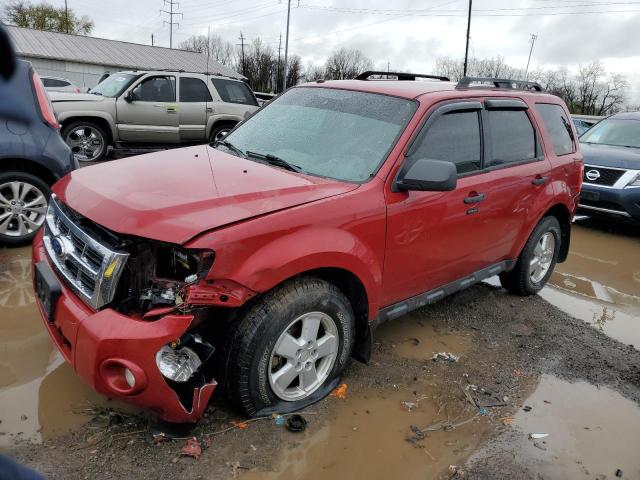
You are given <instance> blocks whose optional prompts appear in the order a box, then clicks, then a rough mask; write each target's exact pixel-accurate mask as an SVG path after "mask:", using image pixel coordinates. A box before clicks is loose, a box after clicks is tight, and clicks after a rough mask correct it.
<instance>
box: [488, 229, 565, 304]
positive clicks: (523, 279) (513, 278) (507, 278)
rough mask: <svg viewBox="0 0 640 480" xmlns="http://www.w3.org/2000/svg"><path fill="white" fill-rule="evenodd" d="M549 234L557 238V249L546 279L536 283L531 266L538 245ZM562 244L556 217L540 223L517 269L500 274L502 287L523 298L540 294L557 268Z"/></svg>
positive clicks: (545, 276) (528, 242) (521, 256)
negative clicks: (532, 276)
mask: <svg viewBox="0 0 640 480" xmlns="http://www.w3.org/2000/svg"><path fill="white" fill-rule="evenodd" d="M547 232H549V233H551V234H553V236H554V238H555V249H554V252H553V257H552V259H551V265H550V266H549V269H548V271H547V272H546V274H545V275H544V277H542V279H540V280H539V281H537V282H534V281H533V279H532V278H531V272H530V267H529V265H530V263H531V260H532V259H533V256H534V253H533V251H534V249H535V248H536V245H537V244H538V242H539V241H540V239H541V238H542V236H543V235H544V234H545V233H547ZM561 242H562V234H561V230H560V223H559V222H558V219H557V218H556V217H545V218H543V219H542V220H540V223H538V225H537V226H536V228H535V229H534V230H533V233H531V236H529V239H528V240H527V243H526V244H525V246H524V248H523V249H522V252H521V253H520V257H519V258H518V262H517V263H516V266H515V268H514V269H513V270H511V271H509V272H503V273H501V274H500V283H501V284H502V286H503V287H504V288H505V289H507V290H508V291H509V292H510V293H513V294H516V295H521V296H527V295H534V294H536V293H538V292H539V291H540V290H542V288H543V287H544V286H545V284H546V283H547V281H548V280H549V277H550V276H551V274H552V273H553V269H554V268H555V266H556V262H557V260H558V254H559V253H560V247H561Z"/></svg>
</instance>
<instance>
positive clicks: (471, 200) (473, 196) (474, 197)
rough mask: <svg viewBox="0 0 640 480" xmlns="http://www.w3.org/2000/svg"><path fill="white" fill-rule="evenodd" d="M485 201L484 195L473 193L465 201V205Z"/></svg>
mask: <svg viewBox="0 0 640 480" xmlns="http://www.w3.org/2000/svg"><path fill="white" fill-rule="evenodd" d="M483 200H484V193H476V192H471V193H470V194H469V196H468V197H466V198H465V199H464V203H466V204H469V203H480V202H481V201H483Z"/></svg>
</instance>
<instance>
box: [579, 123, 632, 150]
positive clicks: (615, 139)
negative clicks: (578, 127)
mask: <svg viewBox="0 0 640 480" xmlns="http://www.w3.org/2000/svg"><path fill="white" fill-rule="evenodd" d="M580 141H581V142H582V143H597V144H601V145H615V146H618V147H635V148H640V120H622V119H615V118H608V119H606V120H603V121H601V122H600V123H598V124H596V125H595V126H593V127H591V129H589V130H587V131H586V132H585V133H584V135H582V136H581V137H580Z"/></svg>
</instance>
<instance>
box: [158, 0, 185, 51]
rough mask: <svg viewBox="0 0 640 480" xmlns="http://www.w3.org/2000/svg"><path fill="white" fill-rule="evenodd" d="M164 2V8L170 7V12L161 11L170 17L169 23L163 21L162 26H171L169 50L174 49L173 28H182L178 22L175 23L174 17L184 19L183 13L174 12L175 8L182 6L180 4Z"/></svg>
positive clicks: (168, 0) (167, 0)
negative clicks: (177, 16) (175, 26)
mask: <svg viewBox="0 0 640 480" xmlns="http://www.w3.org/2000/svg"><path fill="white" fill-rule="evenodd" d="M163 1H164V5H163V6H167V5H169V10H164V9H160V12H161V13H166V14H167V15H169V21H168V22H167V21H166V20H163V21H162V24H163V25H164V24H168V25H169V48H173V26H174V25H177V26H178V27H180V24H179V23H178V22H174V21H173V17H174V16H175V15H180V17H182V13H180V12H174V11H173V7H174V6H175V7H178V6H180V3H179V2H176V1H175V0H163Z"/></svg>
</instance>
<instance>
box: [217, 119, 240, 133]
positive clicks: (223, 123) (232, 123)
mask: <svg viewBox="0 0 640 480" xmlns="http://www.w3.org/2000/svg"><path fill="white" fill-rule="evenodd" d="M237 124H238V122H237V121H236V120H218V121H217V122H215V123H214V124H213V125H211V133H213V131H214V130H215V129H216V128H220V127H231V128H233V127H235V126H236V125H237Z"/></svg>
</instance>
